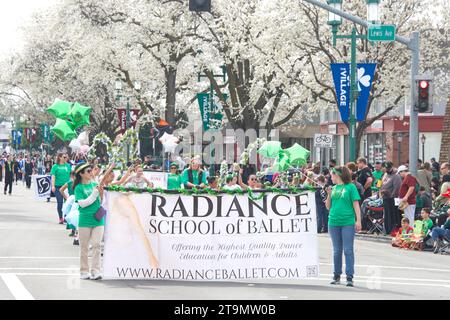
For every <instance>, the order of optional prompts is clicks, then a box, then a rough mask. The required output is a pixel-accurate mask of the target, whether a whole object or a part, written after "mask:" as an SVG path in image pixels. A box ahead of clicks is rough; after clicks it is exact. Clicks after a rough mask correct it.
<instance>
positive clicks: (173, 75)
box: [165, 66, 177, 128]
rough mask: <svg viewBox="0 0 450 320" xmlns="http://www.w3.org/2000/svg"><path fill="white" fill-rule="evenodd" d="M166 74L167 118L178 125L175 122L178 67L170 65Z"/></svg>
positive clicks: (171, 123)
mask: <svg viewBox="0 0 450 320" xmlns="http://www.w3.org/2000/svg"><path fill="white" fill-rule="evenodd" d="M165 75H166V112H165V120H166V121H167V122H168V123H169V124H170V125H172V126H173V127H174V128H175V127H176V123H175V120H176V119H175V104H176V93H177V87H176V83H177V69H175V68H173V67H170V66H169V67H168V69H166V71H165Z"/></svg>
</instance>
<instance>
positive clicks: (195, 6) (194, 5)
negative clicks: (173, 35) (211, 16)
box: [189, 0, 211, 12]
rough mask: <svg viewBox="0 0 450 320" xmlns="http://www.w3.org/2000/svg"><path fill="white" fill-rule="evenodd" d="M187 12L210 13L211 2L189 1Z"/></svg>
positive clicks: (201, 0)
mask: <svg viewBox="0 0 450 320" xmlns="http://www.w3.org/2000/svg"><path fill="white" fill-rule="evenodd" d="M189 11H195V12H211V0H189Z"/></svg>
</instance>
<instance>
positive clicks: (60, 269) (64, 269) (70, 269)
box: [0, 268, 80, 271]
mask: <svg viewBox="0 0 450 320" xmlns="http://www.w3.org/2000/svg"><path fill="white" fill-rule="evenodd" d="M4 270H28V271H32V270H45V271H73V270H80V268H0V271H4Z"/></svg>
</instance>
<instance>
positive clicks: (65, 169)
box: [50, 153, 72, 224]
mask: <svg viewBox="0 0 450 320" xmlns="http://www.w3.org/2000/svg"><path fill="white" fill-rule="evenodd" d="M56 159H57V161H56V164H54V165H53V167H52V170H51V171H50V174H51V176H52V192H53V193H54V194H55V197H56V201H57V203H58V205H57V210H58V216H59V224H64V218H63V212H62V207H63V203H64V198H63V196H62V194H61V192H60V189H61V187H62V186H64V185H65V184H66V183H68V182H69V181H70V172H71V171H72V168H71V166H70V164H68V163H67V160H68V159H69V157H68V156H67V154H66V153H59V154H58V156H57V158H56Z"/></svg>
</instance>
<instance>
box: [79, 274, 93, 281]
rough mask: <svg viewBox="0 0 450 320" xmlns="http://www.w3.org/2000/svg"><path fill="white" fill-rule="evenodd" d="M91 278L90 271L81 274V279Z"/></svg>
mask: <svg viewBox="0 0 450 320" xmlns="http://www.w3.org/2000/svg"><path fill="white" fill-rule="evenodd" d="M90 278H91V275H90V274H89V273H82V274H81V275H80V279H81V280H89V279H90Z"/></svg>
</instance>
